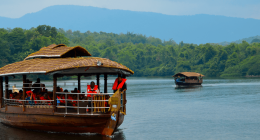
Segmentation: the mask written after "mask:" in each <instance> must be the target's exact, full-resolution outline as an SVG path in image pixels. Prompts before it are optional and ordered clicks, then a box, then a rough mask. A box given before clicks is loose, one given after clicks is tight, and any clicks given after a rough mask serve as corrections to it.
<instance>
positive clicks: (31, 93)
mask: <svg viewBox="0 0 260 140" xmlns="http://www.w3.org/2000/svg"><path fill="white" fill-rule="evenodd" d="M26 94H27V96H28V97H32V99H33V100H37V99H36V94H35V93H33V92H32V91H31V90H29V91H26ZM34 103H35V104H36V103H37V102H36V101H34Z"/></svg>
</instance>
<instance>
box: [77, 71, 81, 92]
mask: <svg viewBox="0 0 260 140" xmlns="http://www.w3.org/2000/svg"><path fill="white" fill-rule="evenodd" d="M80 76H81V75H80V74H78V90H79V92H80V93H81V84H80Z"/></svg>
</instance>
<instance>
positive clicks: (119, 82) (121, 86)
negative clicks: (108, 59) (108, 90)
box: [112, 74, 127, 104]
mask: <svg viewBox="0 0 260 140" xmlns="http://www.w3.org/2000/svg"><path fill="white" fill-rule="evenodd" d="M126 80H127V79H126V78H125V75H122V76H121V75H120V74H119V75H118V78H116V80H115V82H114V85H113V87H112V90H114V93H115V92H116V91H117V90H119V92H122V93H123V94H125V91H126V90H127V86H126V83H125V82H126ZM121 96H123V95H122V94H121ZM124 101H125V102H124V104H126V102H127V100H126V96H124Z"/></svg>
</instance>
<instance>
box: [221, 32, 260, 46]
mask: <svg viewBox="0 0 260 140" xmlns="http://www.w3.org/2000/svg"><path fill="white" fill-rule="evenodd" d="M242 41H246V42H248V43H253V42H260V36H259V35H257V36H252V37H248V38H243V39H239V40H236V41H232V42H226V41H225V42H220V43H218V44H220V45H223V46H225V45H229V44H230V43H237V44H239V43H242Z"/></svg>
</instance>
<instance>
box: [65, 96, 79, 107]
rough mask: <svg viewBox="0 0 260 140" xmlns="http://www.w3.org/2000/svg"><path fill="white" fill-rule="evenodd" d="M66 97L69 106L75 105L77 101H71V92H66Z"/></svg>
mask: <svg viewBox="0 0 260 140" xmlns="http://www.w3.org/2000/svg"><path fill="white" fill-rule="evenodd" d="M67 99H68V103H69V105H70V106H71V105H72V106H76V104H77V101H73V100H75V99H73V95H72V94H68V96H67Z"/></svg>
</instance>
